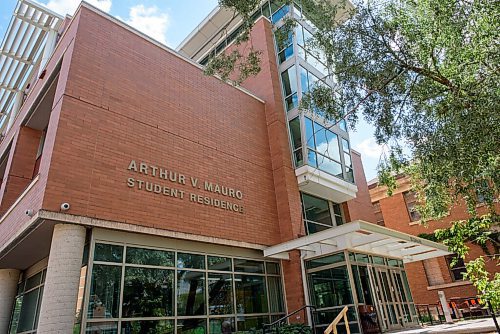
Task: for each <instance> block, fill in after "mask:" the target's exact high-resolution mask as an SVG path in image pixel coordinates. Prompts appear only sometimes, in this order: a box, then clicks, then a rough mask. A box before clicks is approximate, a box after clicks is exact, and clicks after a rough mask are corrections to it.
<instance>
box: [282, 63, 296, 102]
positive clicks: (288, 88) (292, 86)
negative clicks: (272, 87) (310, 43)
mask: <svg viewBox="0 0 500 334" xmlns="http://www.w3.org/2000/svg"><path fill="white" fill-rule="evenodd" d="M281 81H282V84H283V95H284V96H285V106H286V110H287V111H290V110H292V109H293V108H295V107H297V106H298V105H299V98H298V96H297V73H295V65H293V66H292V67H290V68H288V69H287V70H286V71H284V72H283V73H281Z"/></svg>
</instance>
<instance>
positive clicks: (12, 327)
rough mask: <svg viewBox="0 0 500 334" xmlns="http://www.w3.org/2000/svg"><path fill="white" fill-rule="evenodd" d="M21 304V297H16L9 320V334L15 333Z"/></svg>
mask: <svg viewBox="0 0 500 334" xmlns="http://www.w3.org/2000/svg"><path fill="white" fill-rule="evenodd" d="M22 304H23V297H22V296H18V297H16V301H15V303H14V311H13V313H12V318H11V320H10V331H9V333H10V334H15V333H16V332H17V325H18V323H19V316H20V315H21V306H22Z"/></svg>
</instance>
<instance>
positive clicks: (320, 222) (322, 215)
mask: <svg viewBox="0 0 500 334" xmlns="http://www.w3.org/2000/svg"><path fill="white" fill-rule="evenodd" d="M301 197H302V210H303V212H302V214H303V218H304V223H305V225H306V232H307V234H312V233H316V232H319V231H323V230H325V229H327V228H330V227H332V226H334V224H333V218H334V219H335V224H336V225H337V226H338V225H342V224H343V219H342V212H341V208H340V205H339V204H336V203H330V202H328V201H327V200H325V199H322V198H319V197H315V196H312V195H309V194H306V193H301ZM330 204H331V205H332V208H333V215H332V212H331V210H330Z"/></svg>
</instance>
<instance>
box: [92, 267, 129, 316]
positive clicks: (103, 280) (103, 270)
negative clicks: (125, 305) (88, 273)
mask: <svg viewBox="0 0 500 334" xmlns="http://www.w3.org/2000/svg"><path fill="white" fill-rule="evenodd" d="M121 272H122V268H121V267H118V266H106V265H100V264H94V268H93V269H92V280H91V283H90V299H89V308H88V317H89V318H118V305H119V303H120V281H121Z"/></svg>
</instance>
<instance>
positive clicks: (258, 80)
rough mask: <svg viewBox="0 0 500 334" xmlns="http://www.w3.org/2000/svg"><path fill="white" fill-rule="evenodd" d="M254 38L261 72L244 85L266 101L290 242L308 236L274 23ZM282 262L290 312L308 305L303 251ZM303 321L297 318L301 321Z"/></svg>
mask: <svg viewBox="0 0 500 334" xmlns="http://www.w3.org/2000/svg"><path fill="white" fill-rule="evenodd" d="M251 35H252V37H251V41H252V45H253V47H254V48H255V49H257V50H261V51H262V55H261V71H260V73H259V74H258V75H257V76H255V77H251V78H248V79H247V80H246V81H245V82H244V83H243V85H242V86H243V87H245V88H247V89H249V90H250V91H251V92H253V93H255V94H256V95H257V96H259V97H260V98H262V99H263V100H264V101H266V106H265V107H266V109H265V112H266V116H265V117H266V126H267V132H268V137H269V150H270V153H271V157H272V160H271V163H272V171H273V179H274V188H275V198H276V203H277V209H278V221H279V231H280V239H281V241H287V240H291V239H295V238H298V237H300V236H303V235H305V229H304V224H303V222H302V211H301V210H302V209H301V202H300V195H299V187H298V183H297V178H296V176H295V169H294V167H293V165H292V157H291V153H290V144H289V139H288V128H287V120H286V113H285V111H284V109H283V98H282V94H281V87H280V80H279V73H278V65H277V64H276V53H275V49H274V40H273V35H272V30H271V24H270V23H269V21H267V20H266V19H264V18H261V19H260V20H259V21H258V22H257V23H256V24H255V26H254V28H253V30H252V33H251ZM243 47H244V46H243ZM283 263H284V265H283V274H284V280H285V290H286V299H287V306H288V311H289V312H292V311H294V310H296V309H298V308H300V307H302V306H303V305H305V296H304V289H303V285H302V277H301V266H300V252H299V251H295V252H291V253H290V260H289V261H284V262H283ZM303 320H304V319H294V321H298V322H302V321H303Z"/></svg>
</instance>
